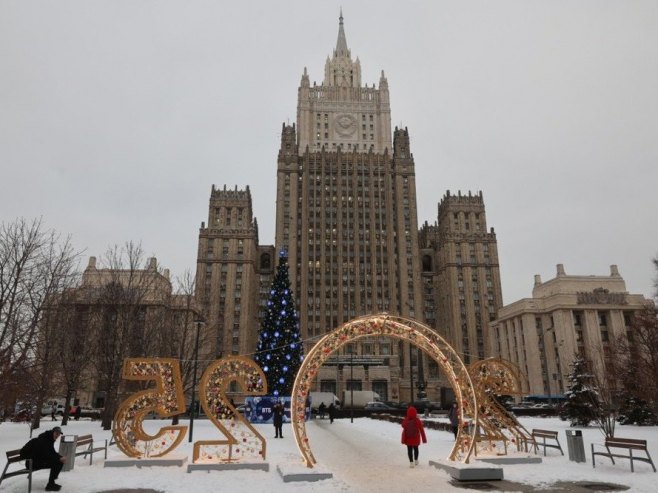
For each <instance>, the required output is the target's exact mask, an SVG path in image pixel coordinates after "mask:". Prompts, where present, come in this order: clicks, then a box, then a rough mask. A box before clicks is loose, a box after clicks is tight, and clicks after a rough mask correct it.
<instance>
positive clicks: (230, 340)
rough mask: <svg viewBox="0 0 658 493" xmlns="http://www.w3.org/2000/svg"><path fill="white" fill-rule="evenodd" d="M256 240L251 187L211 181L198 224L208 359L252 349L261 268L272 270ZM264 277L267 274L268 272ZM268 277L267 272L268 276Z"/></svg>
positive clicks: (200, 297) (199, 294) (199, 287)
mask: <svg viewBox="0 0 658 493" xmlns="http://www.w3.org/2000/svg"><path fill="white" fill-rule="evenodd" d="M268 255H271V253H270V252H267V250H266V249H264V248H262V247H261V248H259V245H258V223H257V222H256V219H255V218H254V217H253V212H252V207H251V191H250V190H249V187H247V188H246V190H238V189H237V187H236V188H235V189H234V190H227V189H226V186H224V189H217V188H215V186H214V185H213V187H212V190H211V192H210V201H209V206H208V225H207V226H206V223H205V222H204V223H201V229H200V230H199V247H198V252H197V271H196V291H195V294H196V298H197V302H198V303H199V305H200V306H201V307H202V311H203V314H204V318H205V322H206V324H205V329H204V330H206V331H207V333H208V336H207V339H208V340H210V341H212V343H211V345H210V347H204V348H203V351H202V354H204V355H205V357H207V358H209V359H214V358H218V357H220V356H229V355H232V354H252V353H253V351H254V348H255V347H256V340H257V335H258V320H257V318H256V314H257V313H258V297H259V289H260V287H259V283H260V274H259V271H260V268H261V267H264V265H263V264H265V266H266V268H265V270H266V271H267V270H268V269H269V271H271V264H272V263H273V259H272V258H271V257H268ZM265 277H268V276H267V275H266V276H265ZM268 278H269V277H268Z"/></svg>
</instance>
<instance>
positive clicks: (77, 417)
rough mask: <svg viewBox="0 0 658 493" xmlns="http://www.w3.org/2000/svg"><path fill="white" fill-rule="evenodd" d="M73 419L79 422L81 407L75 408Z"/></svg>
mask: <svg viewBox="0 0 658 493" xmlns="http://www.w3.org/2000/svg"><path fill="white" fill-rule="evenodd" d="M73 416H74V419H75V420H76V421H80V416H82V407H81V406H75V412H74V413H73Z"/></svg>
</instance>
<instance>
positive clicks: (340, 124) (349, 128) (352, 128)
mask: <svg viewBox="0 0 658 493" xmlns="http://www.w3.org/2000/svg"><path fill="white" fill-rule="evenodd" d="M334 123H335V128H336V132H337V133H338V135H340V136H341V137H349V136H351V135H352V134H353V133H354V132H356V118H354V117H353V116H352V115H348V114H346V113H341V114H340V115H337V116H336V119H335V120H334Z"/></svg>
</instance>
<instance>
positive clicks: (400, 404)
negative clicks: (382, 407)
mask: <svg viewBox="0 0 658 493" xmlns="http://www.w3.org/2000/svg"><path fill="white" fill-rule="evenodd" d="M383 402H384V404H386V405H387V406H391V407H392V408H394V409H406V408H407V403H406V402H395V401H383Z"/></svg>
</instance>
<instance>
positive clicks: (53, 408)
mask: <svg viewBox="0 0 658 493" xmlns="http://www.w3.org/2000/svg"><path fill="white" fill-rule="evenodd" d="M56 414H57V404H53V405H52V406H50V419H51V420H52V421H57V418H56V417H55V415H56Z"/></svg>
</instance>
